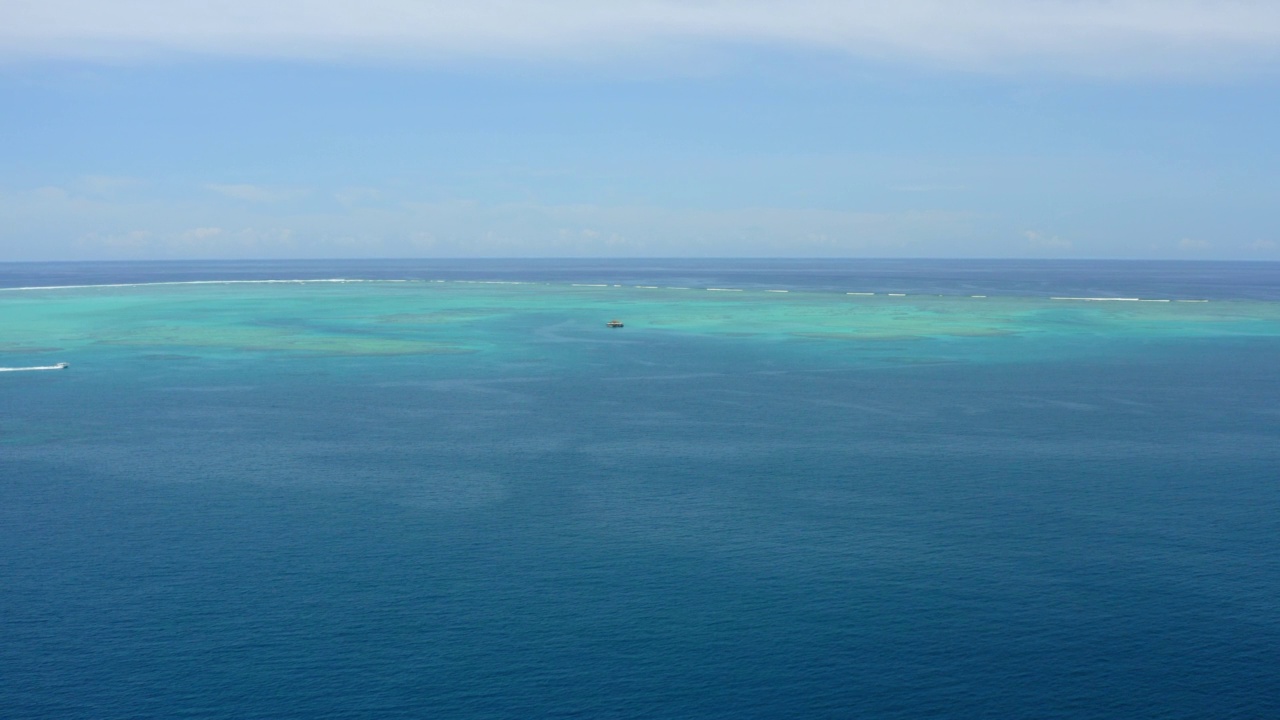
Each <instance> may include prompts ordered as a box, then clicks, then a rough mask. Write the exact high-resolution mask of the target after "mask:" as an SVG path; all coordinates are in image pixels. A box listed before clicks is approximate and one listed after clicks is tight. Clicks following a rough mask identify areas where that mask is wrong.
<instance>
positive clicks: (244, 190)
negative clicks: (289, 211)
mask: <svg viewBox="0 0 1280 720" xmlns="http://www.w3.org/2000/svg"><path fill="white" fill-rule="evenodd" d="M205 189H207V190H212V191H213V192H216V193H218V194H219V195H224V196H226V197H229V198H234V199H236V200H245V201H247V202H255V203H272V202H282V201H284V200H293V199H295V198H299V197H302V196H303V195H306V194H307V191H306V190H298V189H296V188H283V187H272V186H269V185H248V184H237V185H218V184H209V185H205Z"/></svg>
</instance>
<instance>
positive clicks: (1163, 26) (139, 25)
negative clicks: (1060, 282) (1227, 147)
mask: <svg viewBox="0 0 1280 720" xmlns="http://www.w3.org/2000/svg"><path fill="white" fill-rule="evenodd" d="M731 44H750V45H757V46H759V45H764V46H775V47H783V48H792V49H817V50H826V51H833V52H836V53H844V54H847V55H852V56H857V57H865V58H874V59H887V60H899V61H902V60H905V61H908V62H915V63H924V64H927V65H933V66H943V67H948V68H955V67H963V68H968V69H977V70H991V71H1009V72H1019V71H1024V70H1026V69H1028V68H1037V67H1039V68H1047V69H1051V70H1059V71H1067V72H1083V73H1101V74H1108V75H1114V74H1122V75H1123V74H1166V75H1167V74H1175V75H1178V74H1205V73H1213V72H1222V71H1229V70H1239V69H1251V68H1254V69H1256V68H1258V67H1262V66H1269V65H1271V64H1272V63H1274V62H1275V61H1276V60H1277V58H1278V56H1280V3H1277V2H1275V1H1274V0H895V1H894V2H885V1H884V0H703V1H701V2H689V1H687V0H610V1H609V2H601V1H600V0H542V1H541V2H532V1H527V0H526V1H521V0H470V1H468V2H461V1H459V0H364V1H363V2H360V3H353V2H349V1H343V0H272V2H261V1H260V0H252V1H251V0H222V1H221V2H216V3H211V2H206V1H205V0H116V1H115V2H102V0H41V1H40V2H27V1H24V0H0V56H8V57H10V58H31V57H50V58H66V57H81V58H97V59H107V58H120V57H134V58H137V57H148V56H151V57H155V56H164V55H166V54H190V53H196V54H213V55H236V56H251V57H290V58H307V59H317V60H325V61H346V60H353V59H354V60H368V59H381V60H403V59H412V60H432V59H441V58H456V57H459V56H463V57H468V56H469V57H477V58H498V59H528V58H535V59H537V58H544V59H545V58H562V59H563V58H577V59H584V58H592V59H599V58H601V57H622V56H635V55H637V54H639V55H647V56H654V55H657V54H659V53H661V52H663V51H669V50H671V49H673V48H680V47H684V48H689V47H693V48H697V47H714V46H725V45H731Z"/></svg>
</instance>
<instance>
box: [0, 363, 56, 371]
mask: <svg viewBox="0 0 1280 720" xmlns="http://www.w3.org/2000/svg"><path fill="white" fill-rule="evenodd" d="M69 367H71V364H70V363H58V364H57V365H36V366H34V367H23V368H4V367H0V372H27V371H29V370H66V369H67V368H69Z"/></svg>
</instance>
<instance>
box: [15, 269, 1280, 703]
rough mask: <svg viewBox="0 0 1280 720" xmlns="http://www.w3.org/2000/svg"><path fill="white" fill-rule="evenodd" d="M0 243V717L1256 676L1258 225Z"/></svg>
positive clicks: (1277, 319) (1044, 698)
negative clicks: (381, 241)
mask: <svg viewBox="0 0 1280 720" xmlns="http://www.w3.org/2000/svg"><path fill="white" fill-rule="evenodd" d="M326 278H329V279H331V278H347V279H366V280H376V281H378V282H361V283H264V284H259V283H235V284H205V283H202V284H178V285H152V284H143V285H138V284H137V283H156V282H190V281H206V280H263V279H326ZM436 280H443V281H445V282H433V281H436ZM390 281H408V282H390ZM464 281H466V282H464ZM475 281H484V282H475ZM494 282H500V283H504V284H493V283H494ZM505 283H518V284H505ZM107 284H123V285H128V286H126V287H110V288H106V287H83V288H76V289H53V290H22V289H17V288H30V287H42V286H51V285H90V286H92V285H107ZM615 286H618V287H615ZM637 286H642V287H637ZM0 287H3V288H7V289H5V290H0V367H5V368H22V367H41V366H47V365H51V364H53V363H56V362H63V361H65V362H70V363H71V364H72V366H71V368H70V369H68V370H65V371H22V372H0V408H2V409H3V412H2V413H0V716H3V717H5V718H172V717H193V718H282V717H307V718H396V717H403V718H410V717H413V718H416V717H443V718H534V717H548V718H558V717H592V718H595V717H620V718H650V717H652V718H667V717H689V718H743V717H814V718H818V717H830V718H848V717H869V718H919V717H950V718H991V717H1037V718H1117V717H1125V718H1268V717H1280V699H1278V698H1280V680H1278V679H1277V678H1280V607H1278V603H1277V598H1280V472H1277V468H1280V375H1278V374H1277V373H1276V368H1277V367H1280V267H1277V266H1276V265H1274V264H1229V263H1222V264H1193V263H1165V264H1142V263H994V262H993V263H981V262H942V261H928V262H926V261H863V262H853V261H848V262H838V263H830V262H822V263H813V262H802V261H787V262H773V263H770V262H765V261H737V262H730V261H697V262H675V261H661V262H659V261H633V262H614V263H603V262H586V261H578V262H556V263H553V262H549V261H546V262H515V261H488V262H480V261H475V262H452V263H431V262H424V261H402V262H396V261H377V262H373V261H370V262H347V263H344V262H337V261H333V262H326V263H319V262H315V263H238V264H236V263H187V264H176V263H174V264H166V263H139V264H127V263H119V264H25V265H0ZM685 288H687V289H685ZM707 288H719V289H718V290H708V289H707ZM773 290H787V291H788V292H785V293H782V292H770V291H773ZM849 292H858V293H864V292H870V293H876V294H875V295H847V294H846V293H849ZM888 293H902V294H903V295H901V296H898V295H896V294H895V295H889V294H888ZM974 295H985V296H987V297H979V298H975V297H972V296H974ZM1055 297H1112V298H1116V297H1128V298H1140V299H1145V300H1168V301H1169V302H1139V301H1138V300H1137V299H1135V300H1127V301H1105V302H1104V301H1096V300H1094V301H1088V300H1054V299H1052V298H1055ZM1187 300H1207V301H1208V302H1179V301H1187ZM612 317H619V318H621V319H623V320H624V321H625V322H626V324H627V327H625V328H624V329H622V330H608V329H606V328H605V327H604V325H603V323H604V321H605V320H608V319H610V318H612Z"/></svg>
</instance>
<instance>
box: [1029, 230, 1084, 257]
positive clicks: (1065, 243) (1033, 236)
mask: <svg viewBox="0 0 1280 720" xmlns="http://www.w3.org/2000/svg"><path fill="white" fill-rule="evenodd" d="M1022 236H1023V237H1025V238H1026V239H1027V243H1028V244H1029V245H1031V247H1033V248H1035V249H1037V250H1048V251H1059V252H1066V251H1069V250H1071V248H1072V247H1073V246H1072V243H1071V241H1070V240H1063V239H1062V238H1060V237H1058V236H1057V235H1045V234H1044V233H1042V232H1039V231H1037V230H1027V231H1026V232H1024V233H1022Z"/></svg>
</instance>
